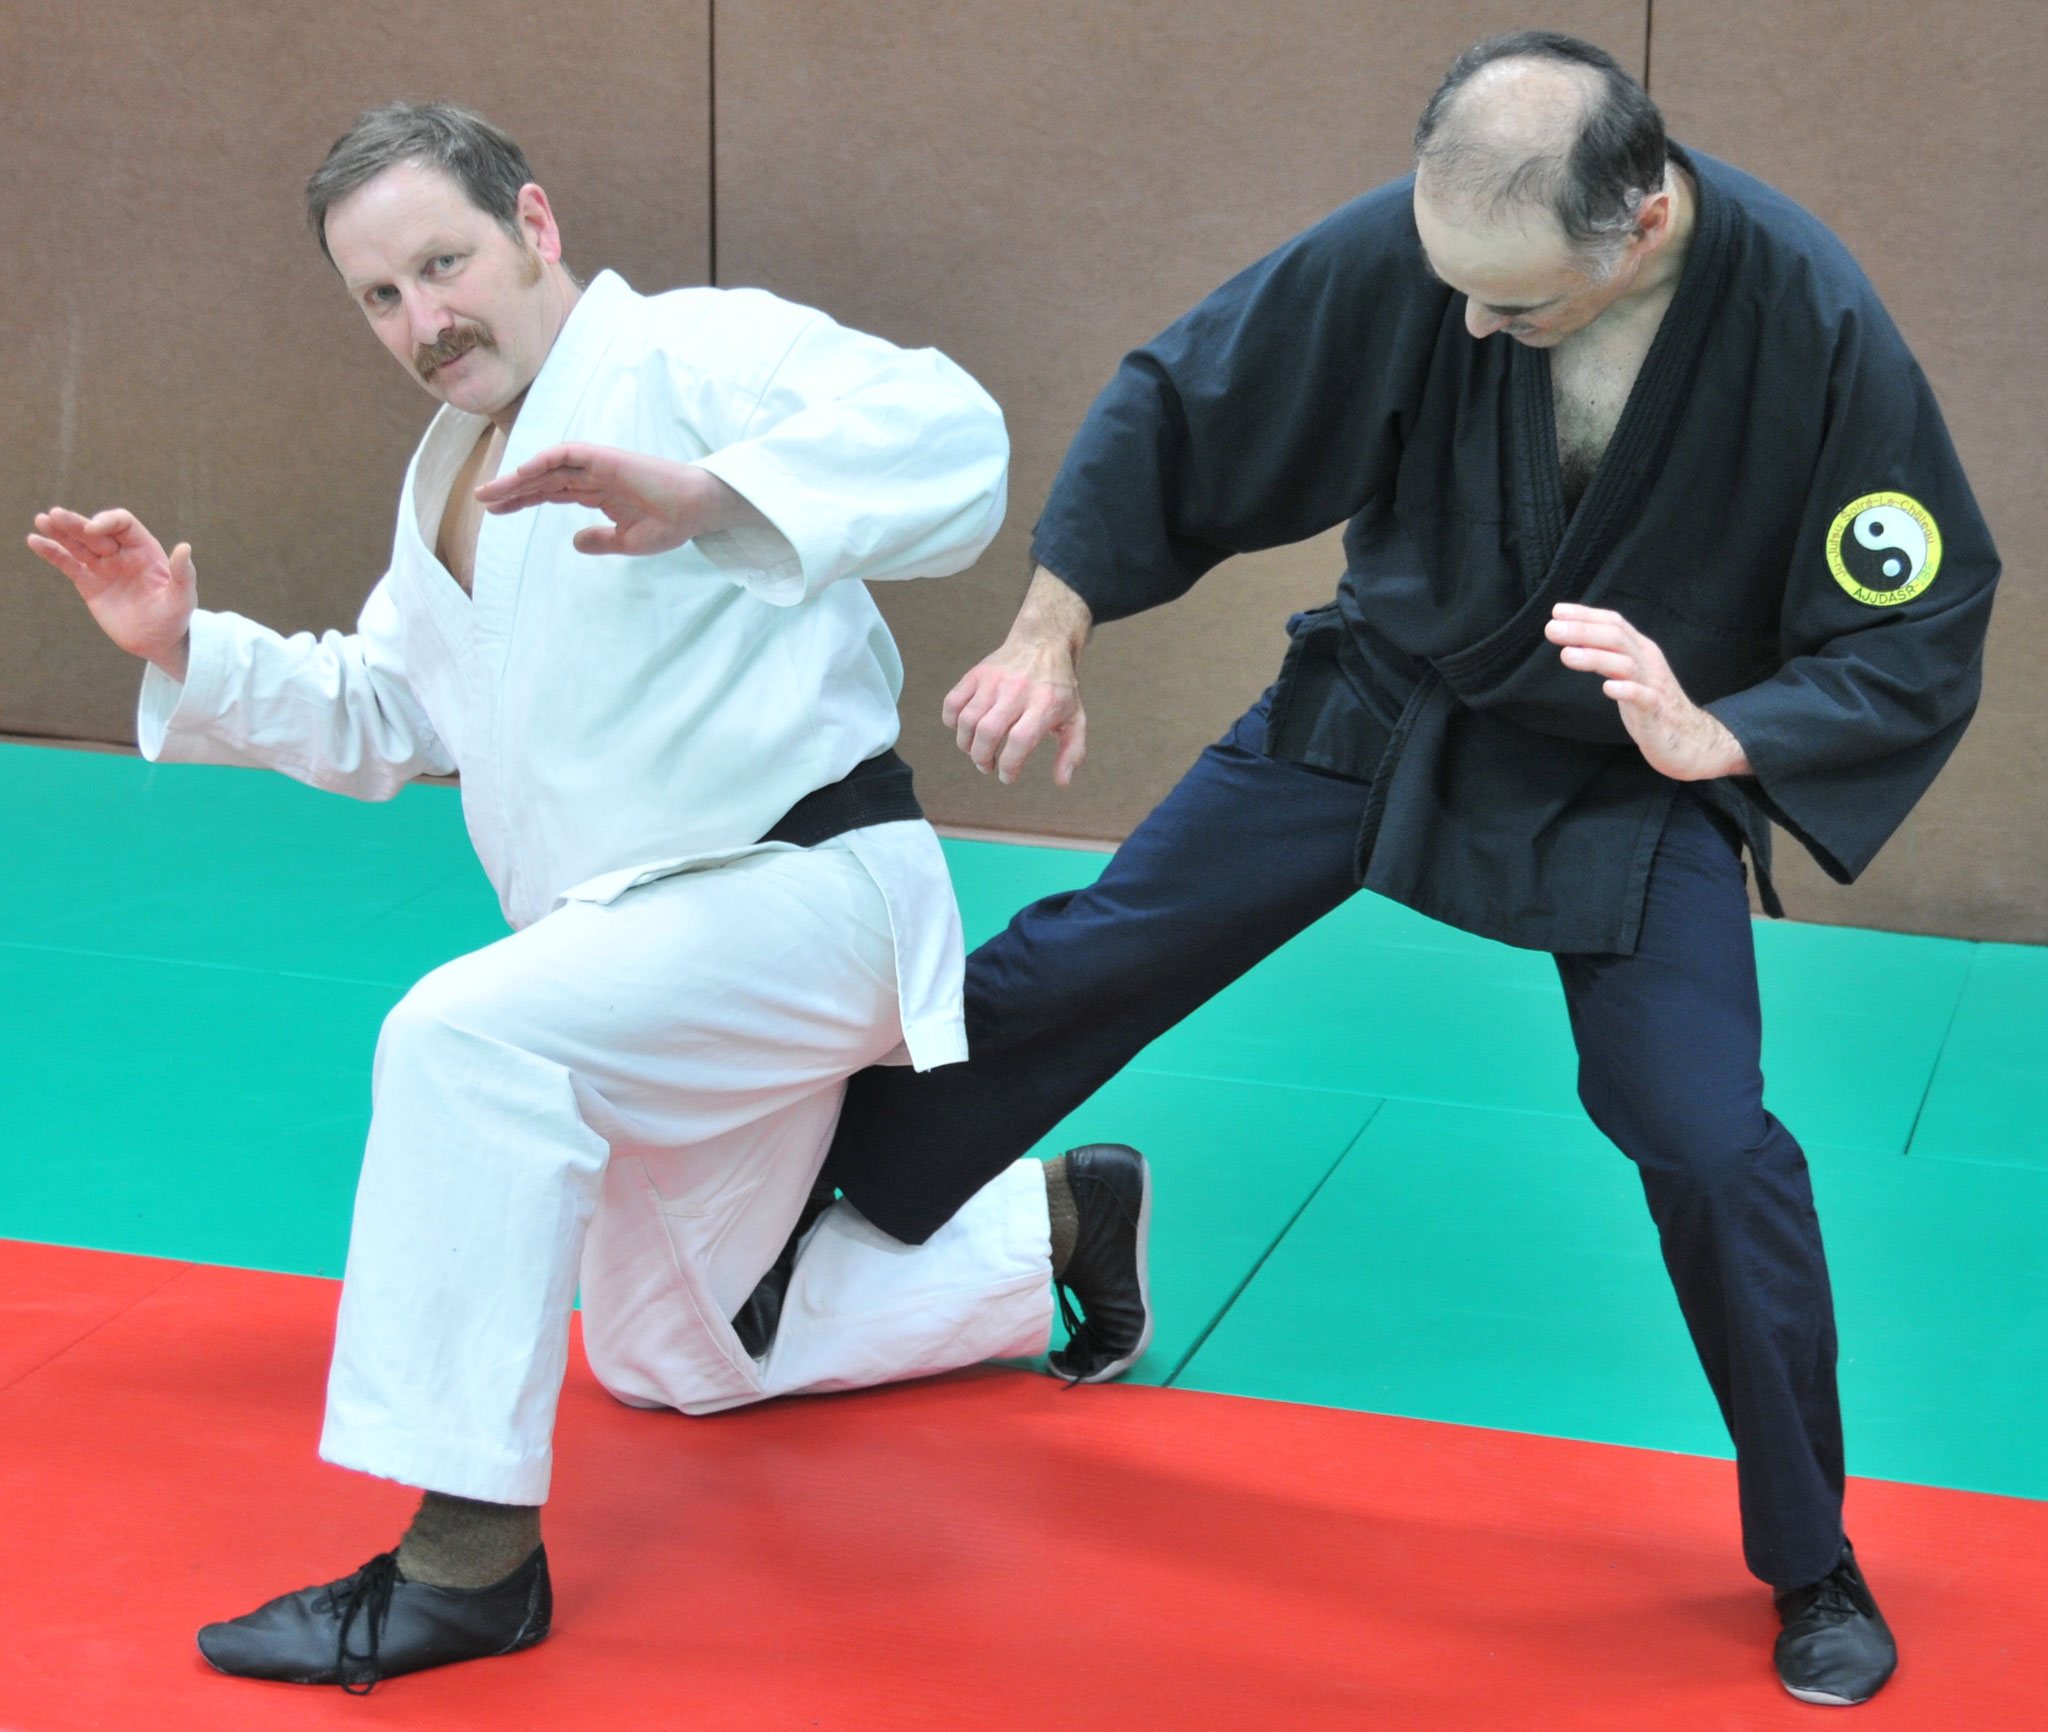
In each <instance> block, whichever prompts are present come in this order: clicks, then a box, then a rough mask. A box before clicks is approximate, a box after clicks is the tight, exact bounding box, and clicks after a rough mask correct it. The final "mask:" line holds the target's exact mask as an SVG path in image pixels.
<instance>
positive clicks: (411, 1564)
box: [398, 1491, 540, 1588]
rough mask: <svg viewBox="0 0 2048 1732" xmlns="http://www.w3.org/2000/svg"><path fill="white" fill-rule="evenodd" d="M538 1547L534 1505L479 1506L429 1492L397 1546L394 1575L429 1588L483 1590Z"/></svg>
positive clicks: (493, 1504)
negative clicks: (396, 1573) (396, 1564)
mask: <svg viewBox="0 0 2048 1732" xmlns="http://www.w3.org/2000/svg"><path fill="white" fill-rule="evenodd" d="M539 1544H540V1510H539V1507H538V1506H536V1505H533V1504H520V1503H478V1502H477V1501H476V1500H475V1499H473V1498H466V1497H450V1496H449V1495H448V1494H447V1493H446V1492H439V1491H430V1492H428V1493H426V1494H425V1495H424V1496H423V1497H421V1499H420V1508H419V1513H418V1514H417V1515H416V1516H414V1517H413V1518H412V1526H411V1527H409V1528H407V1529H406V1530H405V1538H404V1539H402V1540H400V1541H399V1542H398V1572H399V1574H400V1575H402V1576H403V1577H404V1578H405V1579H406V1580H407V1581H409V1582H418V1583H420V1584H421V1585H422V1586H423V1587H429V1588H488V1587H490V1586H491V1585H492V1584H494V1583H496V1582H502V1581H503V1580H504V1579H505V1578H506V1577H507V1576H509V1575H510V1574H511V1573H512V1572H513V1571H514V1570H516V1569H518V1568H519V1566H520V1565H521V1564H523V1563H525V1562H526V1560H527V1559H528V1558H530V1557H531V1556H532V1555H533V1549H534V1547H535V1546H537V1545H539Z"/></svg>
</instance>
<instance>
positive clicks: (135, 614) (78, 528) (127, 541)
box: [28, 505, 199, 684]
mask: <svg viewBox="0 0 2048 1732" xmlns="http://www.w3.org/2000/svg"><path fill="white" fill-rule="evenodd" d="M28 544H29V547H30V549H31V550H32V551H33V552H35V553H37V554H39V555H41V556H42V557H43V558H44V559H46V560H48V561H49V562H50V563H51V564H52V565H54V566H55V567H56V568H57V569H58V570H59V571H61V572H62V573H63V574H64V575H65V576H66V577H68V578H70V579H71V581H72V583H74V584H75V585H76V586H77V588H78V593H79V594H80V595H81V596H83V597H84V598H85V605H86V606H87V607H89V608H90V609H91V610H92V617H93V618H94V619H96V620H98V621H99V624H100V629H101V630H102V631H104V632H105V633H106V634H107V636H108V637H110V638H112V639H113V640H114V642H115V643H117V644H119V645H120V646H121V647H122V648H123V649H124V650H127V651H128V652H129V654H131V655H138V656H141V657H142V658H143V659H144V660H145V661H151V662H154V663H156V665H157V666H158V667H160V668H162V669H163V671H164V672H165V673H167V674H169V675H170V676H171V678H172V679H174V680H177V681H179V682H180V683H181V684H182V683H183V681H184V678H185V668H186V660H187V652H188V650H189V648H190V642H191V639H190V633H191V629H192V610H193V609H194V608H195V607H196V606H198V595H199V582H198V578H197V575H196V574H195V573H194V571H193V569H192V549H191V548H190V547H189V546H187V545H186V544H185V543H184V542H182V541H181V542H179V543H178V545H177V546H176V547H175V548H173V549H172V550H171V552H170V553H168V554H166V553H165V552H164V549H163V543H162V542H160V541H158V540H157V538H156V537H155V536H153V535H151V534H150V532H149V531H148V530H146V529H144V528H143V527H142V525H141V524H140V523H138V522H137V521H136V520H135V516H134V514H133V513H132V512H128V511H102V512H101V513H99V515H98V516H96V517H81V516H80V515H79V514H78V513H77V512H75V511H66V510H65V509H64V508H63V507H62V506H61V505H59V506H52V507H51V508H50V509H49V510H48V511H44V512H40V513H38V514H37V516H36V532H35V534H33V535H31V536H30V537H29V538H28Z"/></svg>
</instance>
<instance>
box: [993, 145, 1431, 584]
mask: <svg viewBox="0 0 2048 1732" xmlns="http://www.w3.org/2000/svg"><path fill="white" fill-rule="evenodd" d="M1411 184H1412V183H1411V182H1410V181H1409V180H1400V181H1396V182H1393V183H1392V184H1390V185H1388V186H1384V187H1380V188H1378V189H1377V190H1375V191H1373V192H1370V193H1368V194H1366V195H1365V196H1364V197H1363V198H1359V199H1356V200H1354V201H1353V202H1352V203H1350V204H1348V205H1346V206H1344V207H1343V208H1342V209H1341V210H1338V211H1336V212H1335V213H1333V214H1332V215H1331V216H1329V217H1327V218H1325V219H1324V220H1323V221H1322V222H1320V223H1318V224H1316V225H1315V227H1313V228H1311V229H1309V230H1307V231H1306V232H1304V233H1303V234H1301V235H1298V236H1296V237H1295V238H1294V239H1293V240H1291V241H1289V242H1288V243H1287V244H1286V245H1284V246H1282V247H1281V248H1280V249H1279V250H1278V251H1276V252H1274V253H1272V254H1270V255H1268V256H1267V257H1266V258H1264V259H1261V260H1260V261H1259V262H1258V263H1257V264H1255V265H1253V266H1252V267H1251V268H1250V269H1248V270H1246V271H1244V272H1242V273H1241V274H1239V275H1238V276H1236V277H1234V278H1232V279H1231V280H1230V281H1229V282H1227V283H1225V284H1224V285H1223V287H1222V288H1220V289H1218V290H1217V291H1216V292H1215V293H1214V294H1212V295H1211V296H1209V298H1208V299H1207V300H1205V301H1203V302H1202V303H1201V304H1200V305H1199V306H1197V307H1196V308H1195V309H1194V310H1193V311H1192V312H1190V313H1188V314H1186V315H1185V316H1184V317H1183V318H1181V319H1179V320H1177V321H1176V322H1175V323H1174V324H1173V325H1171V326H1169V327H1168V328H1167V329H1166V330H1165V331H1164V332H1162V333H1161V334H1160V335H1159V336H1158V337H1156V338H1154V339H1153V340H1152V341H1151V342H1150V343H1147V344H1146V345H1145V346H1144V347H1143V348H1140V349H1135V350H1133V351H1132V352H1131V353H1130V354H1129V355H1127V356H1125V357H1124V361H1123V364H1122V366H1121V367H1119V369H1118V370H1117V374H1116V377H1115V378H1114V379H1113V380H1112V381H1111V382H1110V384H1109V386H1108V387H1107V389H1105V390H1104V391H1103V393H1102V395H1101V396H1099V397H1098V398H1097V399H1096V400H1095V404H1094V407H1093V408H1091V409H1090V410H1089V412H1088V418H1087V420H1086V421H1085V422H1084V423H1083V424H1082V427H1081V430H1080V432H1079V433H1078V434H1077V435H1076V436H1075V438H1074V442H1073V444H1072V445H1071V446H1070V447H1069V448H1068V451H1067V456H1066V461H1065V463H1064V464H1062V466H1061V468H1060V472H1059V476H1058V478H1057V479H1056V480H1055V481H1054V483H1053V488H1052V493H1051V496H1050V497H1049V498H1048V499H1047V501H1046V505H1045V510H1044V513H1043V514H1042V515H1041V516H1040V518H1039V520H1038V525H1037V529H1036V531H1035V533H1034V535H1033V538H1032V555H1033V557H1034V558H1035V559H1036V561H1037V562H1038V563H1039V564H1040V565H1043V566H1045V567H1046V568H1047V569H1048V570H1050V571H1052V572H1053V573H1054V574H1055V575H1057V576H1058V577H1060V578H1061V579H1063V580H1064V581H1065V582H1066V583H1067V584H1068V585H1069V586H1071V587H1072V588H1073V589H1075V590H1077V591H1078V592H1079V593H1080V595H1081V597H1082V598H1083V599H1084V600H1085V601H1086V602H1087V603H1088V605H1089V607H1090V609H1091V610H1092V611H1093V613H1094V615H1095V617H1096V618H1097V619H1098V620H1110V619H1120V618H1122V617H1124V616H1125V615H1128V614H1133V613H1138V612H1140V611H1142V610H1143V609H1145V608H1148V607H1157V606H1158V605H1159V604H1160V603H1162V602H1167V601H1171V600H1173V599H1174V598H1175V597H1177V596H1179V595H1182V594H1184V593H1185V592H1186V591H1187V589H1188V588H1189V587H1190V586H1191V585H1192V584H1193V583H1194V582H1195V580H1196V579H1197V578H1199V577H1201V576H1202V574H1203V573H1204V572H1206V571H1208V570H1209V568H1210V567H1211V566H1214V565H1216V564H1217V563H1219V562H1220V561H1222V560H1224V559H1227V558H1228V557H1230V555H1232V554H1235V553H1249V552H1252V551H1254V550H1256V549H1259V548H1265V547H1278V546H1281V545H1284V544H1285V543H1288V542H1294V541H1301V540H1304V539H1306V538H1307V537H1309V536H1311V535H1316V534H1319V533H1321V532H1322V531H1323V530H1325V529H1328V528H1330V527H1331V526H1333V525H1334V524H1338V523H1341V522H1343V521H1344V520H1345V519H1347V518H1349V517H1350V516H1352V515H1353V514H1354V513H1355V512H1356V511H1358V509H1359V508H1360V507H1361V506H1362V505H1363V504H1364V503H1365V502H1366V501H1367V500H1368V499H1369V498H1371V497H1372V496H1373V495H1374V494H1375V493H1377V492H1379V491H1381V490H1383V489H1389V488H1391V486H1392V483H1393V478H1394V474H1395V470H1396V467H1397V465H1398V463H1399V459H1400V451H1401V437H1402V422H1403V418H1404V411H1405V409H1406V407H1407V405H1409V404H1411V403H1412V402H1413V401H1414V400H1415V398H1416V396H1417V395H1418V394H1419V392H1420V390H1421V386H1422V381H1423V379H1424V378H1425V377H1426V376H1427V373H1428V369H1429V364H1430V358H1431V356H1432V354H1433V352H1434V350H1435V347H1436V342H1437V334H1438V331H1439V329H1440V327H1441V326H1442V323H1443V319H1444V315H1445V309H1446V307H1447V306H1448V304H1449V300H1450V291H1449V290H1448V289H1446V288H1445V287H1444V286H1443V284H1441V283H1440V282H1438V281H1437V280H1436V279H1435V278H1434V277H1433V276H1432V275H1431V274H1430V272H1429V270H1428V268H1427V266H1426V265H1425V264H1424V263H1423V258H1422V250H1421V246H1420V243H1419V242H1418V241H1417V239H1416V234H1415V221H1414V215H1413V211H1412V208H1411V205H1410V195H1411Z"/></svg>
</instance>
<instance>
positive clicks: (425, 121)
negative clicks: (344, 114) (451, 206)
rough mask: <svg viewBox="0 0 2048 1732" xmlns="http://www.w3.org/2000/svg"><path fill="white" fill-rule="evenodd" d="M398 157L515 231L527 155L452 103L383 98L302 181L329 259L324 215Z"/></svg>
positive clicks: (310, 219) (309, 214)
mask: <svg viewBox="0 0 2048 1732" xmlns="http://www.w3.org/2000/svg"><path fill="white" fill-rule="evenodd" d="M402 162H417V163H422V164H424V165H425V166H427V167H429V168H438V169H440V170H441V171H442V172H443V173H445V174H447V175H449V176H450V177H451V178H453V180H454V181H455V184H456V185H457V186H459V187H461V188H462V191H463V195H464V196H465V197H466V198H467V199H468V200H469V202H470V203H471V204H473V205H475V206H476V208H477V209H478V210H480V211H483V212H484V213H485V214H487V215H489V216H492V217H495V218H496V219H497V221H498V223H499V224H500V225H501V226H502V227H503V228H504V229H505V230H506V232H507V233H509V234H512V235H515V236H516V235H517V234H518V232H519V189H520V188H521V187H523V186H525V185H526V184H527V182H529V181H530V180H532V179H533V169H532V167H531V166H530V165H529V164H528V162H527V160H526V152H525V151H523V150H521V149H520V148H519V146H518V145H516V144H515V143H513V141H512V140H511V139H510V138H509V137H507V136H506V135H505V134H504V133H502V132H500V131H499V130H498V129H497V128H496V127H495V126H493V125H492V124H491V123H490V122H489V121H488V120H486V119H484V117H483V116H482V115H481V114H476V113H472V112H471V111H470V110H469V109H467V108H458V107H457V106H456V105H455V104H454V103H452V102H386V103H382V104H380V105H379V106H377V107H376V108H366V109H364V110H363V112H362V113H361V114H359V115H357V116H356V123H355V125H353V126H351V127H350V128H349V129H348V131H346V132H344V133H343V134H342V135H341V136H340V137H339V138H337V139H336V140H335V141H334V145H333V147H332V148H331V149H330V150H329V151H328V152H327V157H326V160H325V161H324V162H322V163H321V164H320V166H319V167H318V168H316V169H315V170H314V171H313V176H312V178H311V179H310V180H308V181H307V182H306V222H307V223H308V225H309V226H310V227H311V228H312V230H313V234H314V237H315V238H316V239H317V240H318V241H319V242H320V250H321V252H323V253H326V255H327V262H328V263H329V264H332V263H333V262H334V254H333V253H331V252H329V251H328V247H327V213H328V212H329V211H330V210H332V209H333V208H334V206H336V205H337V204H339V203H340V202H341V201H342V200H343V199H345V198H347V197H348V196H349V194H351V193H353V192H357V191H359V190H361V189H362V188H363V187H365V186H367V185H369V183H370V182H371V181H373V180H375V179H376V178H377V177H378V176H379V175H380V174H382V173H383V172H384V171H385V170H386V169H387V168H396V167H397V166H398V165H399V164H400V163H402Z"/></svg>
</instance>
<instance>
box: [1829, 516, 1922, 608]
mask: <svg viewBox="0 0 2048 1732" xmlns="http://www.w3.org/2000/svg"><path fill="white" fill-rule="evenodd" d="M1842 563H1843V564H1844V565H1846V566H1847V567H1848V568H1849V569H1850V570H1851V571H1852V572H1854V573H1855V574H1856V578H1857V581H1858V582H1860V583H1861V584H1862V585H1863V587H1864V588H1865V589H1898V588H1900V587H1902V586H1903V585H1905V584H1909V583H1911V582H1912V581H1913V579H1914V578H1916V577H1918V576H1919V575H1920V572H1921V568H1922V567H1923V566H1925V565H1926V564H1927V532H1926V531H1925V530H1923V529H1922V528H1921V527H1920V525H1919V524H1917V523H1915V522H1914V521H1913V520H1912V518H1910V517H1908V516H1907V515H1906V514H1905V513H1904V512H1903V511H1901V510H1900V509H1899V508H1898V507H1897V506H1896V505H1873V506H1871V507H1870V508H1869V509H1868V510H1865V511H1859V512H1857V513H1856V516H1855V517H1854V519H1852V520H1851V522H1850V524H1849V533H1848V534H1847V535H1846V536H1844V537H1843V538H1842Z"/></svg>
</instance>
